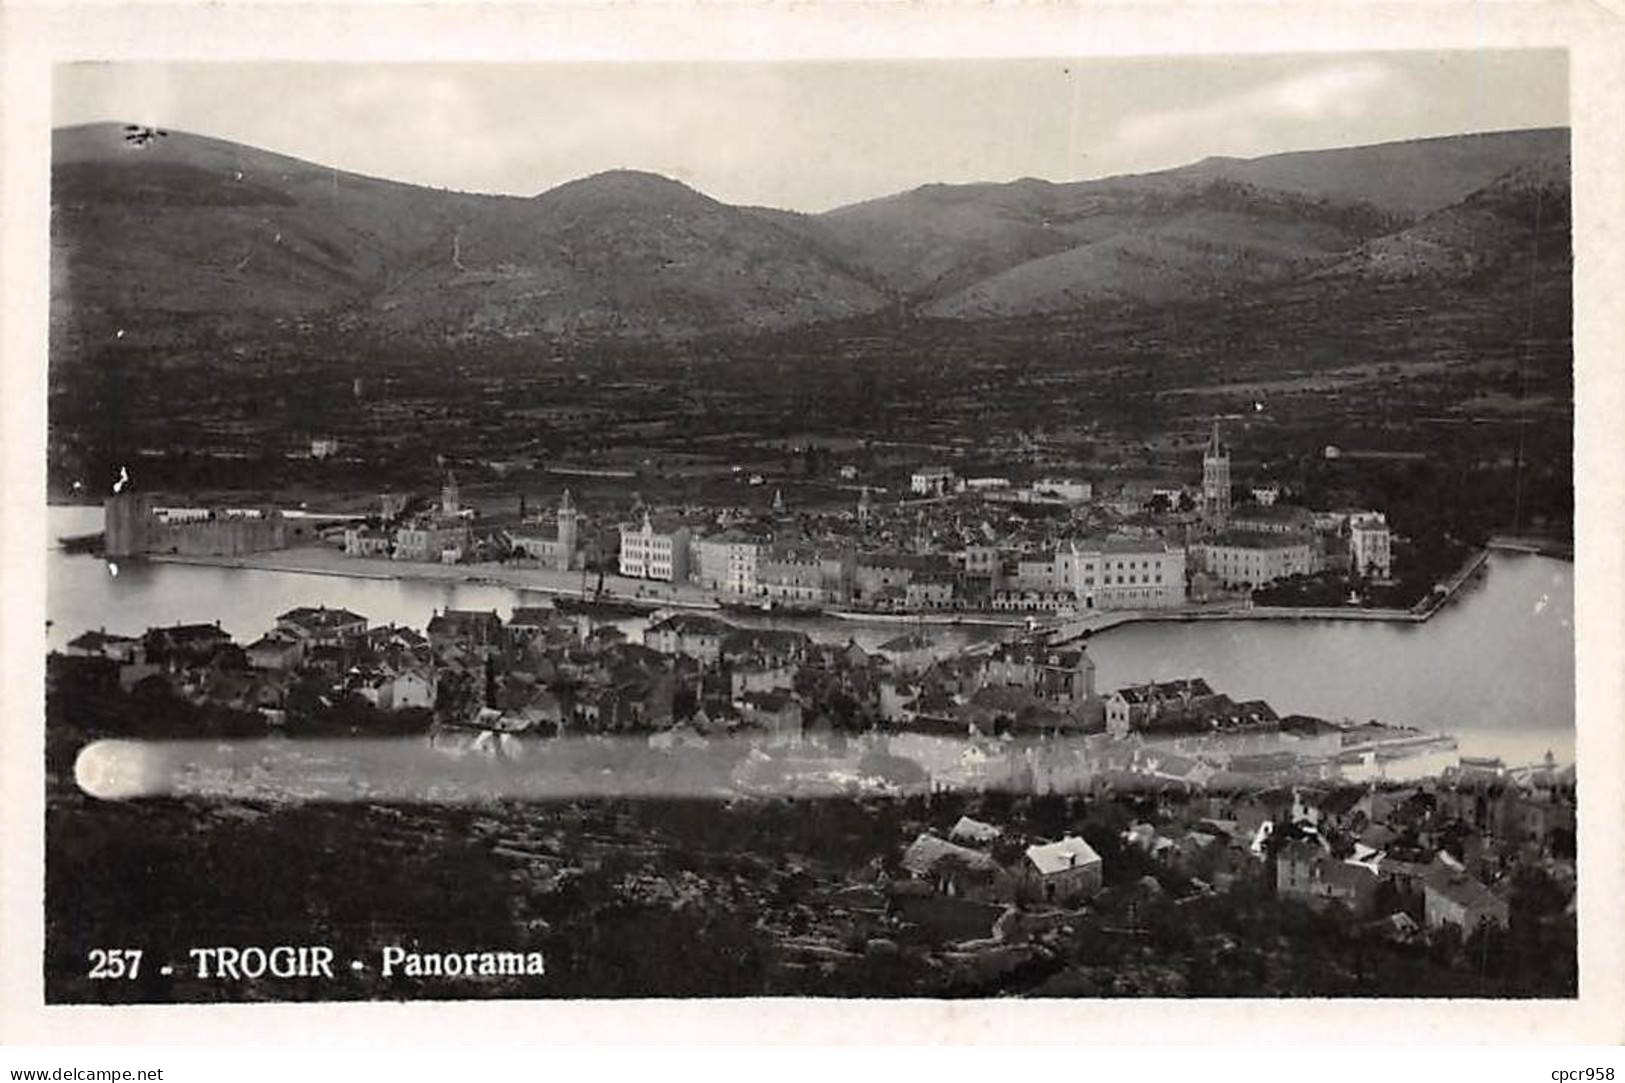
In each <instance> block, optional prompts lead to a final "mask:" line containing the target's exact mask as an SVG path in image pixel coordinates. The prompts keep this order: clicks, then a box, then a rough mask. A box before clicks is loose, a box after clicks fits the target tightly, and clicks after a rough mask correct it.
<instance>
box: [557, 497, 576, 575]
mask: <svg viewBox="0 0 1625 1083" xmlns="http://www.w3.org/2000/svg"><path fill="white" fill-rule="evenodd" d="M579 525H580V515H579V513H578V512H577V511H576V506H575V501H573V500H571V499H570V490H569V489H566V490H564V495H563V496H562V497H560V498H559V564H558V568H559V571H561V572H567V571H569V570H570V565H571V563H572V562H573V561H574V560H575V555H576V530H577V527H578V526H579Z"/></svg>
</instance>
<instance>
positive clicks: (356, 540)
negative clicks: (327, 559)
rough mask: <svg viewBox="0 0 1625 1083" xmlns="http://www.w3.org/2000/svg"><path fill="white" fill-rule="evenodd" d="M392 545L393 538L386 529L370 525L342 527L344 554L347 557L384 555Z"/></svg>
mask: <svg viewBox="0 0 1625 1083" xmlns="http://www.w3.org/2000/svg"><path fill="white" fill-rule="evenodd" d="M393 547H394V539H392V538H391V537H390V536H389V532H388V531H387V530H379V529H378V528H377V527H370V526H347V527H345V528H344V555H345V556H347V557H385V558H387V557H388V556H389V554H390V550H391V549H392V548H393Z"/></svg>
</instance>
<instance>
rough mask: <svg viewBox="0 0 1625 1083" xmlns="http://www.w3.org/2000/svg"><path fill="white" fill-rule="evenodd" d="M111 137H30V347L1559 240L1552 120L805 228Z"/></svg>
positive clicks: (1163, 298) (1132, 301) (675, 317)
mask: <svg viewBox="0 0 1625 1083" xmlns="http://www.w3.org/2000/svg"><path fill="white" fill-rule="evenodd" d="M127 134H128V133H127V132H126V130H125V127H124V126H122V125H118V124H95V125H87V126H80V127H73V128H64V129H59V130H57V131H56V132H55V133H53V138H52V191H51V200H52V226H51V241H52V275H53V290H52V319H53V349H56V348H57V347H58V346H62V347H63V348H66V349H71V347H72V343H73V342H75V340H76V334H75V332H76V330H82V329H83V328H84V327H85V326H86V325H87V324H95V323H102V322H105V321H107V320H115V321H118V320H126V319H129V320H140V319H147V320H149V321H158V320H163V321H170V322H177V321H179V322H187V323H192V322H199V321H201V322H204V323H208V322H210V321H216V322H220V323H223V324H230V325H235V326H254V325H259V324H263V323H264V322H265V321H269V324H268V325H269V326H281V325H283V324H286V323H287V322H288V321H294V320H297V321H312V320H324V319H332V320H337V321H341V322H343V323H344V324H345V325H347V326H351V327H356V326H359V327H361V328H363V329H368V330H375V331H377V332H379V333H381V334H410V335H422V336H429V337H435V336H448V337H458V336H467V335H475V336H478V335H493V336H506V337H515V336H528V335H556V334H576V333H585V334H595V335H597V334H603V335H617V334H619V335H630V336H686V335H693V334H698V333H713V332H720V333H728V332H736V331H754V330H764V329H782V328H788V327H797V326H801V325H807V324H814V323H823V322H828V321H839V320H848V319H853V318H857V317H865V316H871V315H879V316H883V317H886V318H892V317H896V316H899V315H901V316H904V317H907V318H923V319H945V320H984V319H1003V318H1010V317H1023V318H1030V317H1049V316H1070V315H1076V314H1078V313H1082V312H1087V311H1089V310H1090V309H1091V306H1119V307H1120V306H1124V305H1127V306H1157V305H1162V304H1166V303H1169V302H1173V301H1177V300H1181V299H1187V298H1192V297H1213V296H1225V295H1230V294H1237V293H1245V294H1246V295H1247V296H1248V297H1249V298H1253V299H1256V298H1257V297H1258V296H1259V295H1260V293H1261V292H1267V291H1270V290H1273V289H1292V290H1297V291H1301V290H1302V289H1303V288H1305V283H1311V284H1315V283H1318V284H1321V285H1322V286H1323V287H1324V288H1325V289H1327V290H1339V289H1348V288H1351V287H1358V286H1360V285H1361V284H1365V283H1370V282H1373V281H1380V282H1392V281H1395V280H1407V279H1417V280H1426V281H1429V282H1449V283H1457V282H1471V281H1480V280H1493V279H1495V278H1496V277H1497V276H1498V275H1500V274H1502V273H1503V272H1504V273H1505V274H1507V275H1509V276H1510V275H1511V274H1512V273H1513V270H1514V268H1515V267H1517V266H1522V265H1524V264H1526V263H1527V261H1524V262H1523V264H1520V263H1519V261H1518V257H1519V255H1520V254H1521V253H1523V252H1525V251H1526V250H1527V249H1528V248H1529V247H1530V245H1532V244H1535V243H1537V242H1539V240H1540V239H1541V238H1542V237H1544V236H1546V235H1554V236H1555V235H1558V234H1561V240H1562V242H1563V245H1564V248H1563V251H1564V253H1565V254H1566V251H1567V248H1566V244H1567V230H1568V228H1569V217H1568V216H1569V136H1568V132H1567V130H1566V129H1540V130H1529V131H1514V132H1496V133H1486V134H1477V135H1462V136H1451V137H1443V138H1436V139H1422V140H1415V141H1409V142H1402V143H1389V144H1381V145H1376V146H1366V147H1352V148H1343V149H1335V150H1324V151H1307V152H1296V153H1290V154H1277V155H1270V156H1266V157H1261V158H1253V159H1236V158H1208V159H1204V160H1202V161H1199V162H1196V163H1194V164H1192V165H1189V166H1184V167H1181V168H1178V169H1171V170H1166V171H1162V172H1157V173H1147V174H1140V175H1132V176H1120V177H1111V178H1106V179H1101V180H1089V181H1080V182H1076V183H1064V184H1063V183H1051V182H1048V181H1043V180H1033V179H1022V180H1016V181H1012V182H1009V183H985V184H956V185H947V184H932V185H926V186H924V187H921V188H916V189H914V190H912V191H908V192H902V193H899V194H896V195H891V196H886V197H884V198H881V199H876V200H872V201H868V202H864V203H858V204H854V205H851V206H846V207H841V208H838V209H835V210H832V211H828V212H825V213H823V214H815V215H812V214H799V213H794V212H789V211H780V210H773V209H768V208H760V207H741V206H732V205H729V204H726V203H722V202H719V201H718V200H715V199H712V198H711V197H709V196H707V195H704V194H703V193H701V192H698V191H695V190H694V189H692V188H689V187H687V186H685V185H683V184H680V183H678V182H676V181H673V180H669V179H667V178H664V177H661V176H657V175H655V174H651V173H641V172H634V171H624V170H623V171H614V172H608V173H600V174H596V175H594V176H590V177H584V178H582V179H580V180H575V181H571V182H569V183H567V184H563V185H560V186H558V187H556V188H552V189H549V190H547V191H544V192H542V193H540V194H538V195H536V196H534V197H530V198H524V197H517V196H497V195H478V194H470V193H461V192H450V191H444V190H440V189H433V188H425V187H419V186H414V185H410V184H404V183H398V182H394V181H388V180H381V179H377V178H372V177H365V176H360V175H357V174H353V173H347V172H343V171H340V170H335V169H332V168H329V167H325V166H320V165H315V164H312V163H310V162H305V161H301V160H299V159H295V158H290V157H287V156H283V155H279V154H274V153H271V152H268V151H264V150H259V149H256V148H253V147H248V146H242V145H238V144H234V143H229V142H225V141H222V140H217V139H211V138H207V137H204V136H199V135H190V134H187V133H183V132H169V133H167V134H164V135H156V134H155V135H153V136H152V137H151V138H143V139H138V140H132V139H129V138H126V136H127ZM1547 248H1548V250H1549V248H1550V246H1547Z"/></svg>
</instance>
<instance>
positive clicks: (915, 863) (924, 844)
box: [902, 831, 998, 876]
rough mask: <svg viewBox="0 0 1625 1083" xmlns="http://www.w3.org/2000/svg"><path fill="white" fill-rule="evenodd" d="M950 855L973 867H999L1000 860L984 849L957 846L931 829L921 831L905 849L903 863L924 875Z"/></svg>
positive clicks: (918, 873) (987, 868)
mask: <svg viewBox="0 0 1625 1083" xmlns="http://www.w3.org/2000/svg"><path fill="white" fill-rule="evenodd" d="M949 857H954V858H958V859H959V860H960V861H962V862H964V864H965V865H966V866H967V867H969V868H972V869H985V870H987V871H989V872H991V871H993V870H995V869H997V868H998V862H996V861H994V860H993V858H992V857H990V856H988V855H987V854H984V853H983V852H982V851H980V850H972V849H970V848H969V847H967V846H956V845H955V844H954V843H951V842H949V841H948V840H947V839H942V838H938V837H937V836H936V835H933V834H931V833H930V832H929V831H925V832H921V834H920V837H919V838H917V839H915V840H914V841H913V842H912V843H910V844H909V847H908V849H907V850H904V851H903V858H902V865H903V868H905V869H907V870H908V871H909V872H911V873H913V874H915V875H916V876H924V875H927V874H929V873H931V872H933V871H934V870H935V869H936V867H937V865H938V863H939V862H941V861H942V860H943V859H944V858H949Z"/></svg>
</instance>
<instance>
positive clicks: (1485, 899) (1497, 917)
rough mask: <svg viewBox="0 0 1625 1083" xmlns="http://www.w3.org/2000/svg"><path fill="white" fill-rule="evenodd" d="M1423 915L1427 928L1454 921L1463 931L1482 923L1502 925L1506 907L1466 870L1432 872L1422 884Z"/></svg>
mask: <svg viewBox="0 0 1625 1083" xmlns="http://www.w3.org/2000/svg"><path fill="white" fill-rule="evenodd" d="M1423 916H1424V919H1425V921H1426V923H1427V927H1428V928H1429V929H1438V928H1442V927H1443V926H1445V925H1454V926H1455V927H1456V928H1458V929H1460V930H1461V932H1462V934H1463V935H1467V934H1470V933H1473V932H1475V931H1476V930H1477V929H1478V928H1479V927H1480V926H1482V925H1494V926H1496V927H1498V928H1501V929H1505V928H1506V927H1507V922H1508V920H1509V916H1510V908H1509V907H1508V905H1507V901H1506V899H1505V898H1503V897H1502V896H1500V895H1498V894H1496V893H1495V892H1494V891H1492V890H1491V889H1490V888H1488V887H1486V886H1485V885H1484V884H1482V883H1480V882H1479V881H1478V880H1476V879H1475V878H1473V877H1472V876H1470V875H1468V874H1467V873H1466V872H1454V871H1452V872H1449V873H1444V872H1440V873H1435V874H1434V875H1430V876H1429V877H1428V879H1427V882H1426V885H1425V886H1424V888H1423Z"/></svg>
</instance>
